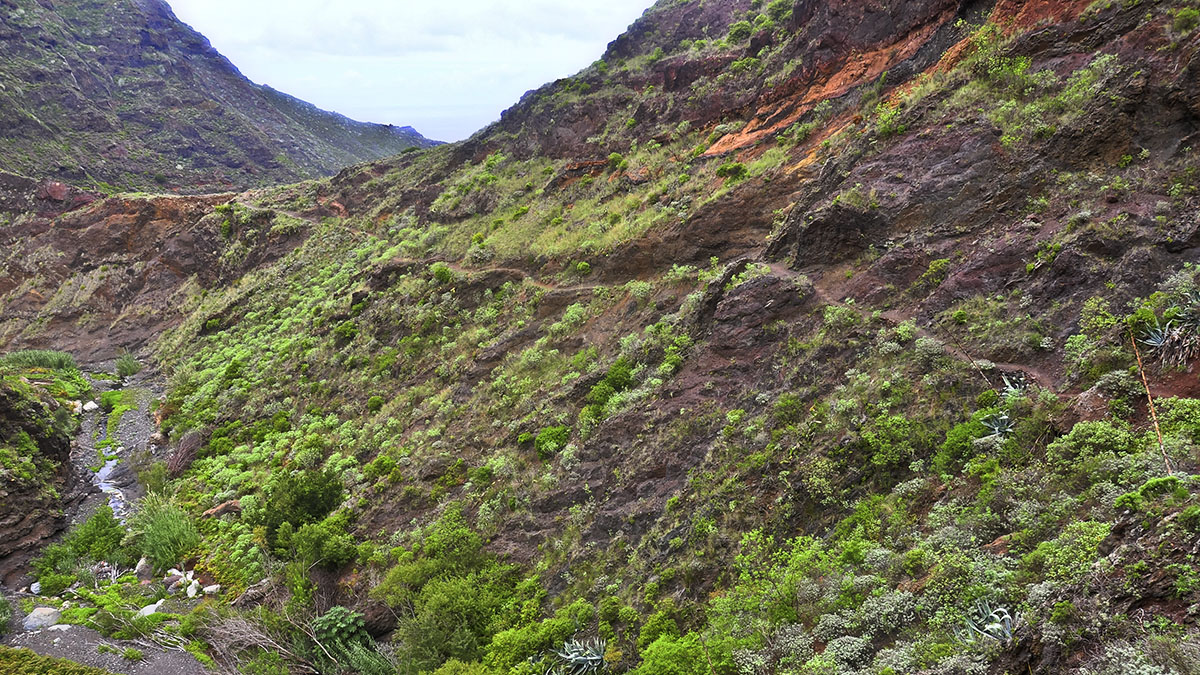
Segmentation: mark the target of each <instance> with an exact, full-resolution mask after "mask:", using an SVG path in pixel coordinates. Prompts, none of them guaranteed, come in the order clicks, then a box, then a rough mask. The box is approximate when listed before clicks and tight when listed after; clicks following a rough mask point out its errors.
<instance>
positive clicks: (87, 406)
mask: <svg viewBox="0 0 1200 675" xmlns="http://www.w3.org/2000/svg"><path fill="white" fill-rule="evenodd" d="M99 409H100V404H99V403H96V402H95V401H88V402H87V403H84V404H83V411H84V412H92V411H93V410H99Z"/></svg>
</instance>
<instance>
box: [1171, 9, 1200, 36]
mask: <svg viewBox="0 0 1200 675" xmlns="http://www.w3.org/2000/svg"><path fill="white" fill-rule="evenodd" d="M1196 26H1200V9H1196V8H1195V7H1185V8H1183V9H1178V10H1175V16H1174V18H1173V19H1172V20H1171V28H1174V29H1175V32H1176V33H1184V34H1186V33H1190V32H1192V31H1193V30H1196Z"/></svg>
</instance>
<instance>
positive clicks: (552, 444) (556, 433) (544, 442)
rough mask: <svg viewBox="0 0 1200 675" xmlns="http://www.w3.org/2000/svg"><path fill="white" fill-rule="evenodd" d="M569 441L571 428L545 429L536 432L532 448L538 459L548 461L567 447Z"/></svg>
mask: <svg viewBox="0 0 1200 675" xmlns="http://www.w3.org/2000/svg"><path fill="white" fill-rule="evenodd" d="M570 439H571V428H570V427H566V426H556V427H546V428H545V429H542V430H541V431H539V432H538V435H537V438H535V439H534V440H533V447H534V448H535V449H536V450H537V454H538V457H540V458H541V459H550V458H551V457H553V456H554V455H555V454H557V453H558V451H559V450H562V449H563V448H564V447H566V445H567V441H569V440H570Z"/></svg>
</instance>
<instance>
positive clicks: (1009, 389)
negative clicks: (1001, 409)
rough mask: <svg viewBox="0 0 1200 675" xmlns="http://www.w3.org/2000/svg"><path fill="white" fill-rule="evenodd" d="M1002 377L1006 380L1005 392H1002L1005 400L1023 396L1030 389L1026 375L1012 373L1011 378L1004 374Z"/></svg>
mask: <svg viewBox="0 0 1200 675" xmlns="http://www.w3.org/2000/svg"><path fill="white" fill-rule="evenodd" d="M1000 377H1001V379H1003V380H1004V391H1003V392H1001V393H1002V395H1003V396H1004V398H1013V397H1016V396H1021V395H1023V394H1024V393H1025V390H1026V389H1028V388H1029V380H1028V379H1026V377H1025V374H1024V373H1012V375H1011V376H1010V375H1005V374H1002V375H1000Z"/></svg>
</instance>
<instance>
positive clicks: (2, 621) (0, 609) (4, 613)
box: [0, 595, 13, 637]
mask: <svg viewBox="0 0 1200 675" xmlns="http://www.w3.org/2000/svg"><path fill="white" fill-rule="evenodd" d="M12 615H13V611H12V605H10V604H8V598H6V597H4V596H3V595H0V637H3V636H4V634H5V633H7V632H8V622H9V621H11V620H12Z"/></svg>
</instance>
